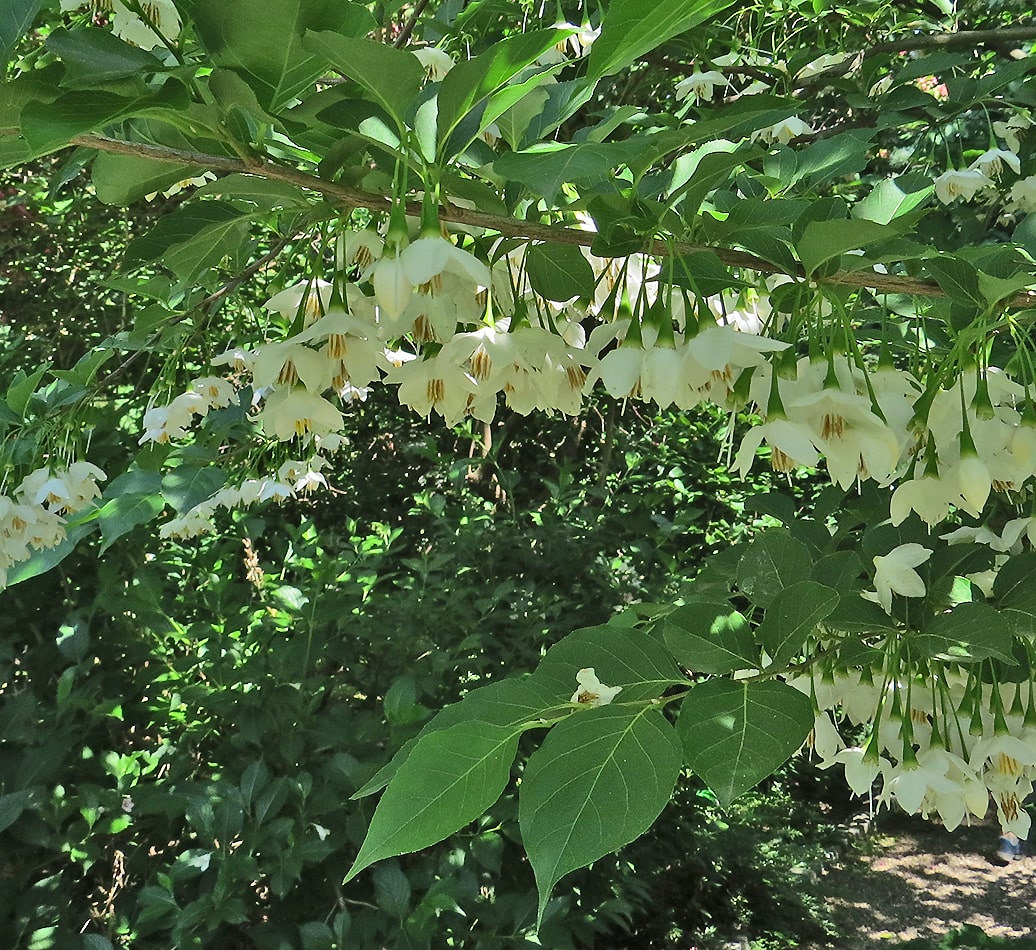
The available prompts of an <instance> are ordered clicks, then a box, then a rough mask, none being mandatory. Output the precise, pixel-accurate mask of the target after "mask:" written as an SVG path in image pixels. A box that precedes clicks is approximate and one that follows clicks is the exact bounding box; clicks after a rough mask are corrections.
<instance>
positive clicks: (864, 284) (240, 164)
mask: <svg viewBox="0 0 1036 950" xmlns="http://www.w3.org/2000/svg"><path fill="white" fill-rule="evenodd" d="M72 144H73V145H79V146H82V147H84V148H96V149H98V150H100V151H105V152H113V153H115V154H119V155H136V156H139V157H142V158H153V159H157V160H159V161H166V162H179V163H180V164H184V165H197V166H201V167H203V168H210V169H212V170H214V171H224V172H238V173H241V174H246V175H255V176H257V177H260V178H267V179H269V180H271V181H282V182H285V183H287V184H291V185H295V186H297V187H299V188H304V189H307V190H309V191H315V192H317V193H318V194H321V195H323V196H324V197H326V198H331V199H334V200H336V201H338V202H341V203H342V204H343V205H345V206H347V207H350V208H367V209H368V210H370V211H376V212H385V213H387V212H388V211H389V210H391V207H392V202H391V200H390V199H389V198H387V197H386V196H385V195H375V194H371V193H370V192H367V191H361V190H360V189H358V188H351V187H349V186H348V185H342V184H339V183H338V182H332V181H325V180H324V179H322V178H318V177H317V176H316V175H311V174H308V173H306V172H302V171H299V170H298V169H295V168H288V167H286V166H283V165H276V164H274V163H272V162H266V161H262V160H259V159H255V160H252V161H247V162H246V161H243V160H242V159H238V158H230V157H228V156H223V155H206V154H204V153H202V152H194V151H188V150H183V149H175V148H169V147H167V146H165V145H152V144H149V143H146V142H125V141H121V140H119V139H110V138H107V137H106V136H103V135H78V136H76V137H75V138H74V139H72ZM406 212H407V214H409V215H412V216H413V217H415V218H416V217H420V215H421V205H420V204H419V203H418V202H416V201H411V202H408V203H407V206H406ZM439 214H440V217H441V219H442V220H443V221H447V222H450V223H452V224H462V225H466V226H468V227H476V228H485V229H487V230H490V231H496V232H497V233H498V234H502V235H504V236H505V237H518V238H525V239H527V240H530V241H543V242H544V243H550V244H572V245H578V246H581V247H590V246H591V245H592V244H593V243H594V241H595V240H596V239H597V237H598V235H597V233H596V232H594V231H581V230H577V229H575V228H567V227H559V226H557V225H549V224H539V223H538V222H535V221H520V220H518V219H517V218H510V217H504V216H501V215H496V214H487V213H486V212H484V211H474V210H470V209H468V208H458V207H456V206H454V205H448V206H446V207H443V208H440V211H439ZM640 250H641V251H642V252H644V253H649V254H654V255H658V256H666V255H668V254H669V253H675V254H681V255H682V254H696V253H702V252H706V251H707V252H710V253H712V254H715V255H716V257H717V258H719V260H720V261H721V262H722V263H724V264H730V265H732V266H734V267H744V268H747V269H749V270H755V271H760V272H762V273H764V274H788V275H789V276H792V277H799V278H805V276H806V274H805V271H803V270H802V269H792V268H784V267H780V266H778V265H776V264H772V263H770V262H769V261H766V260H763V259H762V258H760V257H756V256H755V255H753V254H747V253H745V252H744V251H737V250H733V249H731V248H725V247H713V246H711V245H707V244H693V243H690V242H686V241H673V242H669V243H668V244H667V243H665V242H658V241H653V240H650V239H647V238H645V239H644V244H643V246H642V247H641V248H640ZM814 279H815V280H816V281H817V282H818V283H826V284H839V285H841V286H844V287H857V288H868V289H870V290H872V291H874V292H875V293H879V294H911V295H914V296H919V297H945V296H946V292H945V291H944V290H943V289H942V288H941V287H940V286H939V285H938V284H936V283H935V282H933V281H928V280H918V279H916V278H912V277H898V276H895V275H893V274H879V273H876V272H874V271H840V272H837V273H835V274H830V275H827V276H825V277H817V278H814ZM1034 283H1036V277H1034ZM1034 303H1036V294H1028V293H1025V294H1017V295H1016V296H1014V297H1012V298H1011V299H1010V300H1008V301H1006V306H1009V307H1013V308H1017V309H1022V308H1027V307H1030V306H1032V305H1033V304H1034Z"/></svg>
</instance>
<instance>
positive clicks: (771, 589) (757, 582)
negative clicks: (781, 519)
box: [737, 529, 813, 607]
mask: <svg viewBox="0 0 1036 950" xmlns="http://www.w3.org/2000/svg"><path fill="white" fill-rule="evenodd" d="M812 569H813V558H812V556H811V555H810V553H809V549H808V548H807V547H806V546H805V545H804V544H803V543H802V542H801V541H796V540H795V539H794V538H793V537H792V536H791V535H790V534H788V532H787V531H785V530H783V529H779V530H775V531H767V532H766V533H765V534H761V535H759V537H757V538H755V539H754V540H753V541H752V543H751V544H750V545H749V546H748V549H747V550H746V551H745V553H744V554H743V555H742V556H741V560H740V561H739V562H738V565H737V584H738V587H740V588H741V590H742V591H743V592H744V593H745V595H746V596H748V597H749V598H750V599H751V600H752V602H753V603H755V604H759V606H761V607H768V606H769V605H770V604H771V603H773V600H774V598H775V597H776V596H777V595H778V594H779V593H780V592H781V591H782V590H784V588H785V587H790V586H791V585H792V584H796V583H798V582H799V581H804V580H808V579H809V574H810V571H811V570H812Z"/></svg>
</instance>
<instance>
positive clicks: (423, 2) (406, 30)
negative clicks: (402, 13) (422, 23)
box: [392, 0, 428, 49]
mask: <svg viewBox="0 0 1036 950" xmlns="http://www.w3.org/2000/svg"><path fill="white" fill-rule="evenodd" d="M427 6H428V0H417V3H416V4H414V10H413V12H412V13H411V14H410V19H408V20H407V21H406V23H405V24H404V25H403V29H401V30H400V31H399V36H397V37H396V38H395V39H394V40H393V41H392V45H393V46H394V47H395V48H396V49H402V48H403V47H404V46H406V44H407V42H408V41H409V40H410V35H411V34H412V33H413V32H414V27H415V26H417V21H418V18H419V17H420V16H421V14H422V13H424V11H425V7H427Z"/></svg>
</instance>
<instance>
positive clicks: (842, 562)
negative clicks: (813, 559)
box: [810, 551, 863, 593]
mask: <svg viewBox="0 0 1036 950" xmlns="http://www.w3.org/2000/svg"><path fill="white" fill-rule="evenodd" d="M862 573H863V561H861V560H860V555H858V554H857V553H856V552H855V551H836V552H835V553H834V554H828V555H826V556H825V557H822V558H821V559H820V560H819V561H817V563H816V564H814V565H813V572H812V574H811V575H810V580H814V581H817V582H818V583H820V584H825V585H826V586H828V587H833V588H834V589H835V590H836V591H839V592H840V593H845V592H846V591H850V590H852V589H853V587H854V586H856V585H857V582H858V580H859V578H860V575H861V574H862Z"/></svg>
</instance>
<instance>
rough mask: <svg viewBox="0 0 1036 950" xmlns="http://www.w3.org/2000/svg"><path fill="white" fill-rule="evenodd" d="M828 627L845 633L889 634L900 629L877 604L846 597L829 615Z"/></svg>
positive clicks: (858, 597)
mask: <svg viewBox="0 0 1036 950" xmlns="http://www.w3.org/2000/svg"><path fill="white" fill-rule="evenodd" d="M827 626H828V627H830V628H831V629H833V630H842V631H844V632H845V633H859V634H865V635H866V634H888V633H891V632H895V631H897V630H898V629H899V628H898V627H897V626H896V622H895V621H894V620H893V619H892V618H891V617H890V616H889V615H888V614H887V613H885V611H884V610H882V609H881V608H880V607H879V606H878V605H877V604H875V603H873V602H872V601H869V600H864V599H863V598H862V597H860V596H858V595H855V596H846V597H843V598H842V599H841V600H840V601H839V602H838V606H837V607H836V608H835V609H834V610H833V611H832V612H831V613H830V614H829V615H828V617H827Z"/></svg>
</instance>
